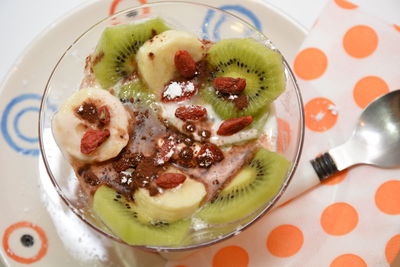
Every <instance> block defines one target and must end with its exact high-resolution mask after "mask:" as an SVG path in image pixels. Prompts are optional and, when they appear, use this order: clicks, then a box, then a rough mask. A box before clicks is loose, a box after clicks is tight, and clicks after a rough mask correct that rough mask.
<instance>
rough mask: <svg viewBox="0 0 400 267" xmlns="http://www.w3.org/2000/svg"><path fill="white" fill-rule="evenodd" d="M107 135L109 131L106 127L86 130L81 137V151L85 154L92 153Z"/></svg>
mask: <svg viewBox="0 0 400 267" xmlns="http://www.w3.org/2000/svg"><path fill="white" fill-rule="evenodd" d="M109 136H110V131H109V130H108V129H105V130H93V129H89V130H87V131H86V132H85V134H84V135H83V137H82V139H81V152H82V153H83V154H86V155H88V154H90V153H92V152H93V151H95V150H96V148H98V147H99V146H100V145H101V144H102V143H103V142H104V141H106V140H107V138H108V137H109Z"/></svg>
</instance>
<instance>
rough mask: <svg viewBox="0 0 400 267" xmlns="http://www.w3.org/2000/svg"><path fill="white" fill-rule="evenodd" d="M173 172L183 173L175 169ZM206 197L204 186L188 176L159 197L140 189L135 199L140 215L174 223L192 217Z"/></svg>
mask: <svg viewBox="0 0 400 267" xmlns="http://www.w3.org/2000/svg"><path fill="white" fill-rule="evenodd" d="M168 172H171V171H168ZM172 172H174V173H177V172H179V173H181V172H180V171H178V170H177V169H175V168H174V170H173V171H172ZM205 196H206V189H205V186H204V184H203V183H201V182H197V181H195V180H193V179H191V178H189V177H188V176H186V180H185V182H183V183H182V184H180V185H179V186H177V187H175V188H172V189H167V190H164V191H163V192H162V193H160V194H159V195H156V196H150V194H149V191H148V190H147V189H144V188H140V189H138V190H137V191H136V192H135V194H134V196H133V197H134V199H135V203H136V205H137V208H138V209H139V210H140V213H141V214H146V215H147V216H148V217H149V220H153V221H167V222H174V221H177V220H179V219H182V218H186V217H189V216H190V215H192V214H193V212H195V211H196V210H197V209H198V208H199V206H200V203H201V201H202V200H203V199H204V197H205Z"/></svg>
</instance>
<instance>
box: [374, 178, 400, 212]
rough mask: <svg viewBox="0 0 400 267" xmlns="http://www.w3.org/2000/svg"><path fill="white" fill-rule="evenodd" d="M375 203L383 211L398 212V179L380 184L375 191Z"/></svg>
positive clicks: (399, 187) (399, 184)
mask: <svg viewBox="0 0 400 267" xmlns="http://www.w3.org/2000/svg"><path fill="white" fill-rule="evenodd" d="M375 204H376V206H377V207H378V209H379V210H380V211H382V212H383V213H386V214H389V215H398V214H400V181H397V180H391V181H388V182H386V183H384V184H382V185H381V186H380V187H379V188H378V190H377V191H376V193H375Z"/></svg>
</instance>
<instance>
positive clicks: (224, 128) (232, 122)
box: [217, 116, 253, 136]
mask: <svg viewBox="0 0 400 267" xmlns="http://www.w3.org/2000/svg"><path fill="white" fill-rule="evenodd" d="M252 122H253V117H252V116H244V117H240V118H233V119H228V120H226V121H224V122H223V123H222V124H221V125H220V126H219V128H218V131H217V134H218V135H222V136H228V135H232V134H235V133H237V132H239V131H241V130H242V129H243V128H245V127H246V126H249V125H250V124H251V123H252Z"/></svg>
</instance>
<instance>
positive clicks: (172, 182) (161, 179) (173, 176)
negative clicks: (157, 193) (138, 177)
mask: <svg viewBox="0 0 400 267" xmlns="http://www.w3.org/2000/svg"><path fill="white" fill-rule="evenodd" d="M185 180H186V176H185V175H183V174H181V173H163V174H161V175H160V176H158V177H157V179H156V184H157V185H158V186H159V187H161V188H164V189H170V188H174V187H177V186H178V185H180V184H181V183H183V182H184V181H185Z"/></svg>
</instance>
